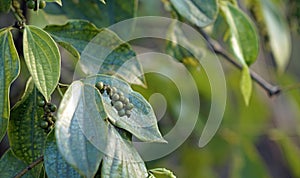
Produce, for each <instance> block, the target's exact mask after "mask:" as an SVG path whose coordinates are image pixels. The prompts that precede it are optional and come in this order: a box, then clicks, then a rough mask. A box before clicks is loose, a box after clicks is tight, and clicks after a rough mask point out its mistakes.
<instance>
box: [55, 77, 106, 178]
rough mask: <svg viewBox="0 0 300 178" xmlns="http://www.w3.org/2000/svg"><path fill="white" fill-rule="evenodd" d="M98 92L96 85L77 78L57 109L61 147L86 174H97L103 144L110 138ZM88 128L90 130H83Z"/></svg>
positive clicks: (62, 152)
mask: <svg viewBox="0 0 300 178" xmlns="http://www.w3.org/2000/svg"><path fill="white" fill-rule="evenodd" d="M97 93H98V91H97V90H96V88H94V87H93V86H90V85H84V84H83V83H82V82H80V81H76V82H73V83H72V85H71V86H70V87H69V88H68V90H67V91H66V93H65V95H64V98H63V100H62V101H61V104H60V107H59V109H58V112H57V116H58V120H57V122H56V128H55V135H56V141H57V146H58V148H59V151H60V153H61V155H62V156H63V158H64V159H65V160H66V162H67V163H68V164H70V165H72V166H73V167H74V168H75V169H76V170H78V171H79V172H80V173H81V174H82V175H84V176H86V177H92V176H94V175H95V174H96V172H97V170H98V167H99V165H100V162H101V159H102V156H103V154H102V153H101V152H100V151H102V152H103V150H104V149H101V148H103V147H105V144H106V142H107V141H106V138H107V136H106V135H107V127H106V126H105V124H106V122H104V118H105V115H104V116H103V115H101V114H100V112H99V111H98V103H101V98H100V96H99V94H97ZM96 98H97V99H96ZM96 101H98V102H96ZM83 119H84V120H83ZM84 121H86V122H84ZM89 121H94V122H92V123H90V122H89ZM94 124H95V125H94ZM87 130H89V131H90V132H83V131H87ZM95 136H99V137H95ZM89 140H90V141H89ZM93 140H97V141H99V142H100V143H102V147H100V148H96V147H95V146H94V144H92V143H91V141H93Z"/></svg>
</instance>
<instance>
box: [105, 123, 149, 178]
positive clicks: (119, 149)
mask: <svg viewBox="0 0 300 178" xmlns="http://www.w3.org/2000/svg"><path fill="white" fill-rule="evenodd" d="M108 137H109V142H108V144H107V151H106V155H105V156H104V158H103V163H102V168H101V177H104V178H110V177H147V174H148V173H147V169H146V166H145V164H144V161H143V160H142V159H141V157H140V156H139V154H138V153H137V151H136V150H135V148H134V147H133V144H132V142H131V134H129V135H128V133H126V132H124V131H123V130H120V129H118V128H116V127H114V126H113V125H111V124H109V125H108Z"/></svg>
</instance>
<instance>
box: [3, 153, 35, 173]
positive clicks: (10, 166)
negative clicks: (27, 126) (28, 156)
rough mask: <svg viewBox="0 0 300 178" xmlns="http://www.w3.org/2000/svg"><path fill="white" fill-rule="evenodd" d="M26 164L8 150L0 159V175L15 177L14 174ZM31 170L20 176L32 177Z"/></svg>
mask: <svg viewBox="0 0 300 178" xmlns="http://www.w3.org/2000/svg"><path fill="white" fill-rule="evenodd" d="M27 166H28V165H26V164H25V163H24V162H23V161H21V160H19V159H18V158H17V157H16V156H15V155H14V154H13V153H12V151H11V150H8V151H7V152H6V153H5V154H4V155H3V157H2V158H1V160H0V177H15V175H16V174H18V173H19V172H21V171H22V170H23V169H25V168H26V167H27ZM31 173H32V171H29V172H27V173H26V174H25V175H24V176H22V178H34V176H32V175H31Z"/></svg>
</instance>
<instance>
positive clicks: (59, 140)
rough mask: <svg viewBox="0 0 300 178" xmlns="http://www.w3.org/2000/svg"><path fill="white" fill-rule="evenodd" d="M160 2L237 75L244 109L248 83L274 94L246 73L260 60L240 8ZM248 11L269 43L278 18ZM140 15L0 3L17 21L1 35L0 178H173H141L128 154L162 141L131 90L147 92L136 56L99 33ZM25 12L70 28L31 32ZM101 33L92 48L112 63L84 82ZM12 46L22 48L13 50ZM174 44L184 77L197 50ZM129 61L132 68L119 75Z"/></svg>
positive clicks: (94, 7)
mask: <svg viewBox="0 0 300 178" xmlns="http://www.w3.org/2000/svg"><path fill="white" fill-rule="evenodd" d="M161 2H162V4H163V5H164V7H165V9H166V11H168V12H169V13H170V14H171V16H172V18H174V19H178V20H180V21H183V22H186V23H188V24H190V25H191V26H193V27H194V28H195V29H196V30H197V31H198V32H200V33H201V34H202V35H203V37H204V38H205V39H206V40H207V41H208V43H209V45H210V46H211V47H212V48H213V49H212V52H215V53H217V54H221V55H222V56H223V57H224V58H226V59H228V60H229V61H231V62H232V63H233V64H234V65H235V66H236V67H238V68H240V69H241V74H240V91H241V94H242V96H243V99H244V102H245V104H246V105H249V104H250V98H251V93H252V79H253V80H255V81H256V82H258V84H259V85H261V86H262V87H263V88H264V89H265V90H267V92H268V93H269V95H276V94H278V93H280V92H281V90H280V88H278V87H276V86H272V85H270V84H268V83H266V81H264V80H263V81H262V80H260V79H261V78H259V77H257V75H256V74H255V73H253V71H251V69H250V66H251V64H253V63H254V62H255V61H256V60H257V58H258V53H259V42H260V40H259V35H258V32H257V28H256V26H255V24H254V22H253V21H252V20H251V19H250V17H249V16H248V14H247V13H245V12H244V11H243V10H242V9H241V8H240V7H239V5H238V2H237V1H235V0H219V1H217V0H209V1H208V0H162V1H161ZM247 3H248V7H254V6H255V5H257V7H258V8H260V9H259V10H256V11H254V16H256V18H257V19H258V18H261V17H262V13H269V14H271V15H270V16H268V15H265V17H266V19H261V21H260V22H261V24H262V25H264V27H265V29H267V30H266V31H267V32H266V33H265V34H264V35H265V36H271V37H273V36H274V35H275V34H273V33H272V30H269V29H270V28H272V27H273V26H272V25H274V23H275V24H276V23H283V21H281V20H278V21H276V20H277V19H276V18H275V19H274V16H275V15H276V13H278V12H276V9H275V10H274V8H270V6H271V7H273V6H272V3H271V2H270V0H263V1H255V2H254V1H249V2H248V1H247ZM254 4H255V5H254ZM255 7H256V6H255ZM44 9H45V10H44ZM137 9H138V0H128V1H126V2H124V1H122V0H100V1H99V0H77V1H72V0H64V1H61V0H0V11H1V12H2V13H9V14H12V15H14V18H15V20H14V22H11V25H10V26H6V27H3V28H1V29H0V47H1V48H0V50H1V51H0V68H1V70H0V71H1V74H0V76H1V80H0V101H1V102H0V103H1V104H0V138H1V139H3V138H4V137H5V134H6V133H7V136H8V140H9V146H10V147H9V149H8V150H7V151H6V153H5V154H4V155H3V156H2V158H1V161H0V177H21V176H24V177H151V178H152V177H175V175H174V174H173V173H172V171H170V170H167V169H166V168H153V169H147V167H146V165H145V163H144V161H143V159H142V158H141V157H140V155H139V153H138V152H137V150H136V148H135V147H134V144H133V141H132V139H133V137H134V138H136V139H137V140H139V141H142V142H157V143H161V144H167V141H166V140H165V139H164V138H163V136H162V134H161V133H160V131H159V128H158V125H157V120H156V117H155V114H154V111H153V109H152V107H151V105H150V104H149V102H148V101H147V100H146V99H145V98H144V97H143V95H141V94H140V93H139V92H137V91H135V90H133V89H132V88H131V85H140V86H146V85H147V83H146V80H145V78H144V76H141V75H140V74H143V68H142V66H141V64H140V63H139V61H138V60H137V58H136V53H135V51H134V50H133V49H132V47H131V45H130V44H129V43H127V42H125V41H123V40H122V39H121V38H120V37H119V36H118V35H116V34H115V33H114V32H112V31H111V30H109V29H107V28H106V27H108V26H109V25H112V24H114V23H116V22H120V21H122V20H126V19H129V18H133V17H135V16H136V11H137ZM29 12H30V14H31V17H33V16H34V17H39V16H40V15H41V14H42V13H46V14H52V15H53V14H59V15H64V16H66V17H67V18H69V19H68V20H67V21H66V22H64V23H63V24H58V25H57V24H47V26H45V27H43V28H41V27H39V26H36V25H32V24H31V21H30V18H28V13H29ZM272 14H273V15H274V16H272ZM207 26H209V27H210V28H205V27H207ZM281 27H282V28H286V26H285V25H281ZM224 29H225V31H224ZM268 30H269V31H268ZM169 32H170V33H169V34H166V35H168V36H169V37H170V38H171V39H174V41H180V40H183V41H184V40H186V39H184V38H185V37H184V35H185V34H184V33H183V32H182V31H181V30H180V29H179V26H178V24H172V26H170V30H169ZM100 33H104V34H105V36H103V37H102V38H101V39H100V40H97V41H94V42H96V43H97V45H101V46H103V47H105V48H106V49H108V50H109V51H110V52H111V53H110V54H109V55H107V56H106V58H100V59H98V60H99V61H100V62H101V66H99V67H98V68H97V72H96V73H93V75H91V73H90V71H89V68H88V67H87V66H84V64H80V60H81V57H82V54H83V52H84V50H85V48H86V46H87V45H88V44H89V43H90V42H91V41H92V40H93V39H94V37H96V36H97V35H98V34H100ZM276 35H277V34H276ZM281 36H282V38H280V39H279V40H282V41H283V43H285V44H286V45H283V46H282V47H281V52H280V53H278V46H277V44H278V43H277V42H274V41H272V40H271V41H270V50H271V51H272V52H273V54H274V59H275V62H276V65H277V67H278V70H279V72H283V71H284V70H285V68H286V66H287V63H288V59H289V55H290V51H289V50H290V46H289V40H290V36H289V35H288V34H287V33H284V34H281ZM14 37H15V38H14ZM16 38H19V41H21V46H18V47H16V43H17V40H16ZM20 39H21V40H20ZM178 39H179V40H178ZM271 39H273V38H271ZM174 41H168V42H167V45H166V51H167V53H168V54H170V55H171V56H173V57H174V58H175V59H177V62H180V63H182V64H184V65H185V66H186V67H188V68H189V67H191V66H192V67H195V66H200V63H198V62H195V61H197V60H196V59H195V58H194V56H193V55H192V53H194V52H196V51H197V50H199V49H198V47H196V46H191V49H188V50H190V51H188V50H187V49H185V48H183V47H181V46H180V45H179V44H177V43H175V42H174ZM218 41H219V42H220V43H221V44H222V45H220V44H219V43H217V42H218ZM116 44H117V45H116ZM62 49H64V50H65V51H68V52H69V54H71V55H72V56H73V58H75V59H76V60H77V61H78V63H79V64H78V65H79V67H81V69H82V71H81V72H82V74H83V76H84V77H79V79H74V80H73V81H72V82H71V83H70V84H64V83H61V82H60V78H62V76H61V67H62V66H61V65H62V61H64V55H62V53H61V50H62ZM99 53H101V51H99ZM99 61H98V62H99ZM128 61H131V63H130V65H129V66H128V65H127V66H126V68H125V69H124V68H122V66H123V65H124V64H125V63H126V62H128ZM22 64H23V65H22ZM21 65H22V67H24V68H26V69H27V70H28V72H29V74H30V76H29V77H28V78H27V82H26V87H25V90H24V92H23V96H22V97H21V98H20V100H19V101H18V102H17V103H16V104H14V105H13V106H12V107H10V98H9V92H10V88H11V85H12V83H13V82H14V81H15V80H16V79H17V78H18V77H22V76H20V68H21ZM251 77H252V79H251ZM133 79H135V80H133ZM54 92H57V93H59V94H60V95H61V98H62V99H61V101H60V102H59V103H58V104H59V107H58V108H57V107H56V105H55V104H53V101H52V98H53V93H54Z"/></svg>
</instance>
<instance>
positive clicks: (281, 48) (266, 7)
mask: <svg viewBox="0 0 300 178" xmlns="http://www.w3.org/2000/svg"><path fill="white" fill-rule="evenodd" d="M259 2H260V3H261V7H262V11H263V15H264V19H265V23H266V26H267V30H268V35H269V36H270V43H271V49H272V52H273V54H274V58H275V62H276V64H277V66H278V71H279V72H281V73H282V72H283V71H284V70H285V68H286V66H287V64H288V62H289V59H290V56H291V51H292V47H291V45H292V42H291V34H290V31H289V27H288V24H287V21H286V20H285V19H284V17H283V15H282V14H281V13H280V9H279V7H276V6H275V4H274V3H272V2H271V1H270V0H262V1H259Z"/></svg>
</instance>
